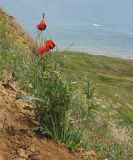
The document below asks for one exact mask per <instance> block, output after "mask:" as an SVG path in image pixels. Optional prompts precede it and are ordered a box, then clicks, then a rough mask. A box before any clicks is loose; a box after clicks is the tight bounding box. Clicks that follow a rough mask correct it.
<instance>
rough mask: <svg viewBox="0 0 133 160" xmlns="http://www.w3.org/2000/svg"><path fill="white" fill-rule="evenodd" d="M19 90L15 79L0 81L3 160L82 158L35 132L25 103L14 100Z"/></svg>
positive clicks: (78, 159) (64, 159)
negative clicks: (31, 127)
mask: <svg viewBox="0 0 133 160" xmlns="http://www.w3.org/2000/svg"><path fill="white" fill-rule="evenodd" d="M7 81H8V82H7ZM17 93H21V91H20V90H19V89H18V88H17V87H16V86H15V82H13V80H12V79H8V80H6V81H4V82H0V102H1V104H0V160H22V159H23V160H44V159H45V160H62V159H63V160H81V159H82V157H81V156H80V155H78V154H77V155H76V154H75V155H74V154H71V153H70V152H69V151H68V150H67V149H66V148H64V147H61V146H58V145H57V144H56V143H54V142H53V141H52V140H48V139H46V138H44V137H39V136H37V135H35V134H33V132H32V131H31V129H30V122H31V120H32V119H33V116H32V115H31V114H30V113H28V112H26V111H25V110H23V107H24V106H25V105H26V104H25V103H24V102H22V101H21V100H18V101H17V100H15V97H16V94H17Z"/></svg>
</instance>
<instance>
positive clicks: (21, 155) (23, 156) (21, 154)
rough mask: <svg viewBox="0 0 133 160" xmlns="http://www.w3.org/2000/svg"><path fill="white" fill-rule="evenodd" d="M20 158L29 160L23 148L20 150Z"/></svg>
mask: <svg viewBox="0 0 133 160" xmlns="http://www.w3.org/2000/svg"><path fill="white" fill-rule="evenodd" d="M18 156H19V157H21V158H28V155H26V153H25V151H24V149H23V148H20V149H19V150H18Z"/></svg>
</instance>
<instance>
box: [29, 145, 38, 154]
mask: <svg viewBox="0 0 133 160" xmlns="http://www.w3.org/2000/svg"><path fill="white" fill-rule="evenodd" d="M28 150H29V151H30V152H33V153H34V152H35V151H36V149H35V147H33V146H31V147H30V148H29V149H28Z"/></svg>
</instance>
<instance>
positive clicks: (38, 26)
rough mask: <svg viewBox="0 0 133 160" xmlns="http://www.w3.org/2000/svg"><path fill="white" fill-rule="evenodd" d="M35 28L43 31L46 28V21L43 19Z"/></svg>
mask: <svg viewBox="0 0 133 160" xmlns="http://www.w3.org/2000/svg"><path fill="white" fill-rule="evenodd" d="M36 27H37V29H38V30H40V31H43V30H45V29H46V21H45V20H44V19H43V20H41V21H40V23H39V24H37V25H36Z"/></svg>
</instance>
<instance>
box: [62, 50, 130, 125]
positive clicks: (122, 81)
mask: <svg viewBox="0 0 133 160" xmlns="http://www.w3.org/2000/svg"><path fill="white" fill-rule="evenodd" d="M62 67H63V68H64V69H65V72H66V73H67V74H70V75H72V77H73V78H74V79H76V80H78V82H79V84H82V82H83V79H84V78H85V77H86V76H87V77H89V78H90V79H91V80H92V82H93V83H94V85H95V86H96V96H97V97H98V98H102V99H104V100H105V101H106V102H107V103H108V102H109V101H111V102H112V103H113V104H114V105H121V110H120V113H121V114H122V115H123V116H124V118H125V120H126V121H127V122H131V124H132V122H133V60H125V59H121V58H113V57H107V56H99V55H90V54H85V53H76V52H65V53H64V63H63V65H62Z"/></svg>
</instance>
